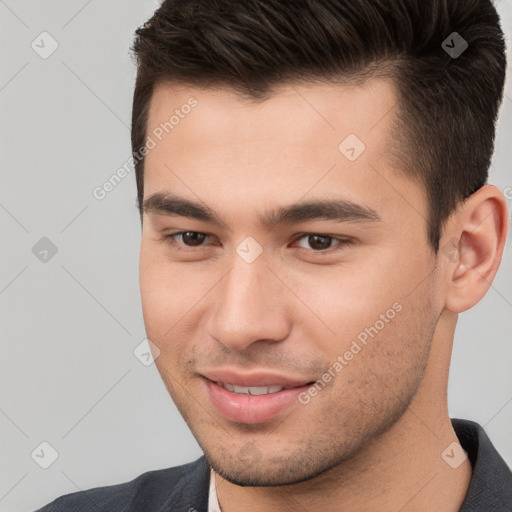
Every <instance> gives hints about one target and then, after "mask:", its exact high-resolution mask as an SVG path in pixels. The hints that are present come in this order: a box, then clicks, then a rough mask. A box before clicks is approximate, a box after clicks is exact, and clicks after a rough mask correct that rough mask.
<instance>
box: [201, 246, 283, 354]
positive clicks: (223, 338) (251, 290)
mask: <svg viewBox="0 0 512 512" xmlns="http://www.w3.org/2000/svg"><path fill="white" fill-rule="evenodd" d="M287 291H288V290H287V289H286V287H285V286H284V285H283V283H282V282H281V281H280V280H279V279H278V278H277V277H276V275H275V273H274V272H273V271H271V270H270V268H269V267H268V266H267V263H266V260H265V259H263V258H261V257H260V258H258V259H257V260H256V261H254V262H252V263H247V262H246V261H244V260H243V259H242V258H240V257H239V256H238V255H237V254H235V256H234V258H233V265H232V268H231V270H230V271H229V272H228V273H227V275H226V276H225V277H224V279H223V280H222V281H221V282H220V283H219V285H218V286H217V287H215V295H214V296H213V300H214V304H215V305H214V308H213V313H212V315H211V316H210V318H209V321H208V324H207V326H208V332H209V334H210V335H211V336H212V337H213V338H215V339H216V340H217V341H218V342H220V343H221V344H222V345H224V346H225V347H227V348H229V349H230V350H236V351H242V350H245V349H247V348H248V347H249V346H251V345H252V344H253V343H256V342H267V343H269V342H270V343H271V342H278V341H280V340H283V339H285V338H286V337H287V335H288V332H289V329H290V322H289V318H290V317H289V315H288V313H289V311H287V307H286V304H287V302H286V292H287ZM288 293H289V291H288Z"/></svg>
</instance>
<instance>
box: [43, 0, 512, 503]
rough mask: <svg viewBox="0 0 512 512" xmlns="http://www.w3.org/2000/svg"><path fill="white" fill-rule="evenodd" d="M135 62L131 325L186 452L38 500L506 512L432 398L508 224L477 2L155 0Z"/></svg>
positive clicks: (493, 47) (496, 89)
mask: <svg viewBox="0 0 512 512" xmlns="http://www.w3.org/2000/svg"><path fill="white" fill-rule="evenodd" d="M134 51H135V54H136V56H137V63H138V75H137V82H136V88H135V95H134V103H133V125H132V147H133V154H134V163H135V166H136V171H137V187H138V198H139V207H140V213H141V219H142V228H143V231H142V244H141V253H140V286H141V296H142V304H143V313H144V321H145V326H146V332H147V336H148V339H149V340H150V341H151V343H150V346H151V349H152V351H153V355H154V357H155V363H156V365H157V368H158V370H159V372H160V375H161V377H162V379H163V381H164V384H165V385H166V387H167V389H168V391H169V393H170V394H171V396H172V398H173V400H174V402H175V403H176V405H177V407H178V409H179V410H180V412H181V414H182V415H183V417H184V419H185V421H186V422H187V424H188V426H189V427H190V429H191V431H192V433H193V434H194V436H195V438H196V439H197V441H198V443H199V445H200V446H201V448H202V449H203V451H204V454H205V456H204V457H201V458H200V459H199V460H198V461H196V462H194V463H190V464H187V465H185V466H180V467H177V468H170V469H166V470H160V471H153V472H149V473H145V474H143V475H141V476H139V477H138V478H136V479H135V480H133V481H131V482H128V483H124V484H119V485H115V486H110V487H102V488H97V489H91V490H88V491H83V492H79V493H74V494H71V495H67V496H63V497H61V498H59V499H57V500H55V501H54V502H53V503H52V504H49V505H47V506H46V507H44V508H43V509H41V510H43V511H46V512H49V511H64V510H66V511H69V510H81V511H85V510H105V511H107V510H108V511H113V510H119V511H121V510H122V511H161V512H163V511H174V510H176V511H178V510H180V511H181V510H183V511H187V510H188V511H189V512H192V511H198V512H201V511H207V510H208V511H212V512H213V511H218V510H222V512H234V511H236V512H241V511H251V512H259V511H265V512H269V511H277V510H279V511H282V510H294V511H300V510H305V511H306V510H307V511H317V510H322V511H341V510H350V511H368V510H379V511H383V512H387V511H393V512H395V511H397V510H401V511H423V510H435V511H446V512H451V511H454V512H455V511H465V512H467V511H476V510H478V511H483V510H486V511H487V510H493V511H494V510H496V511H497V510H499V511H503V510H512V473H511V472H510V469H509V468H508V467H507V465H506V464H505V462H504V461H503V459H502V458H501V457H500V455H499V454H498V453H497V452H496V450H495V449H494V447H493V446H492V444H491V442H490V440H489V438H488V437H487V435H486V434H485V432H484V430H483V429H482V428H481V427H480V426H479V425H477V424H476V423H473V422H470V421H465V420H455V419H454V420H450V418H449V415H448V407H447V396H446V395H447V383H448V373H449V362H450V355H451V349H452V343H453V335H454V329H455V324H456V321H457V316H458V314H459V313H461V312H463V311H465V310H467V309H469V308H471V307H472V306H474V305H475V304H476V303H477V302H478V301H479V300H480V299H481V298H482V297H483V296H484V295H485V293H486V292H487V290H488V289H489V287H490V285H491V283H492V280H493V278H494V276H495V274H496V272H497V269H498V267H499V264H500V260H501V256H502V253H503V249H504V245H505V241H506V234H507V229H508V225H507V207H506V201H505V199H504V197H503V195H502V193H501V192H500V191H499V190H498V189H497V188H496V187H494V186H491V185H488V184H487V171H488V167H489V162H490V159H491V155H492V150H493V140H494V124H495V121H496V117H497V113H498V108H499V105H500V102H501V98H502V94H503V83H504V74H505V67H506V62H505V54H504V42H503V36H502V32H501V29H500V27H499V19H498V16H497V14H496V11H495V9H494V7H493V5H492V4H491V2H490V1H489V0H451V1H448V0H431V1H428V2H425V1H424V0H401V1H388V2H385V1H382V2H373V1H368V0H309V1H306V0H295V1H293V2H289V1H284V0H243V1H242V0H240V1H236V2H234V1H228V0H216V1H212V0H181V1H179V0H168V1H164V2H163V3H162V5H161V7H160V8H159V9H158V10H157V11H156V13H155V14H154V16H153V17H152V18H151V20H149V22H148V23H146V24H145V25H144V26H143V27H141V28H140V29H139V30H138V31H137V37H136V40H135V45H134Z"/></svg>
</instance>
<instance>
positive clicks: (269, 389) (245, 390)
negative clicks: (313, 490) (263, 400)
mask: <svg viewBox="0 0 512 512" xmlns="http://www.w3.org/2000/svg"><path fill="white" fill-rule="evenodd" d="M216 384H217V385H218V386H221V387H223V388H224V389H227V390H228V391H231V392H232V393H239V394H241V395H252V396H261V395H271V394H272V393H279V391H282V390H283V389H294V388H295V387H300V386H278V385H273V386H272V385H271V386H237V385H236V384H229V383H227V382H219V381H217V382H216ZM311 384H312V383H311Z"/></svg>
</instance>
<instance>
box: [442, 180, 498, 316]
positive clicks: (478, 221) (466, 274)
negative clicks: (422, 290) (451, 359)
mask: <svg viewBox="0 0 512 512" xmlns="http://www.w3.org/2000/svg"><path fill="white" fill-rule="evenodd" d="M446 232H447V234H448V235H450V238H449V240H450V241H449V242H448V243H449V244H451V245H452V251H451V253H450V255H451V257H450V262H449V264H448V266H447V280H448V282H447V288H446V308H447V309H449V310H450V311H453V312H455V313H461V312H463V311H466V310H467V309H469V308H471V307H472V306H474V305H475V304H477V303H478V302H479V301H480V300H481V299H482V297H483V296H484V295H485V294H486V292H487V290H488V289H489V287H490V286H491V284H492V281H493V279H494V277H495V275H496V272H497V271H498V268H499V265H500V262H501V258H502V255H503V250H504V247H505V242H506V238H507V232H508V211H507V202H506V200H505V197H504V196H503V194H502V193H501V191H500V190H499V189H498V188H497V187H495V186H493V185H485V186H484V187H482V188H480V189H479V190H478V191H477V192H475V193H474V194H473V195H471V196H470V197H469V198H468V199H466V201H465V202H464V204H463V206H462V207H461V208H460V210H459V211H458V212H457V213H456V214H455V215H454V217H453V218H452V219H451V220H450V222H449V225H448V226H447V229H446ZM445 244H446V242H445Z"/></svg>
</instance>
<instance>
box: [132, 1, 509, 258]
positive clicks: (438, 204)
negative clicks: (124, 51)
mask: <svg viewBox="0 0 512 512" xmlns="http://www.w3.org/2000/svg"><path fill="white" fill-rule="evenodd" d="M454 32H456V33H457V34H458V36H457V35H453V33H454ZM450 37H451V39H450ZM454 37H455V38H457V39H453V38H454ZM458 37H460V38H462V39H458ZM465 43H467V45H468V46H467V48H466V49H465V50H464V51H463V53H461V54H460V55H457V54H454V53H453V52H450V48H454V47H455V44H459V45H465ZM461 48H463V46H461ZM132 50H133V52H134V55H135V57H136V61H137V66H138V69H137V79H136V84H135V91H134V98H133V112H132V152H133V154H134V159H135V170H136V181H137V191H138V205H139V209H140V213H141V216H142V204H143V197H144V158H143V157H140V153H139V151H140V148H141V147H143V146H144V145H145V142H146V131H147V120H148V108H149V103H150V101H151V97H152V94H153V90H154V88H155V85H156V84H159V83H162V82H164V83H165V82H169V83H176V84H182V85H187V86H200V87H227V88H230V89H231V90H233V91H234V92H236V93H238V94H240V95H241V96H242V97H244V98H248V99H251V98H252V99H254V100H260V101H261V100H263V99H265V98H268V97H269V95H271V93H272V89H273V88H274V87H276V86H279V85H286V84H289V83H292V82H317V81H323V82H329V81H331V82H333V83H339V82H340V81H343V80H346V79H351V78H358V77H359V78H363V79H365V78H367V77H370V76H374V74H375V72H384V73H386V74H388V75H389V76H390V77H391V78H392V79H393V81H394V84H395V86H396V89H397V92H398V105H399V109H398V110H399V112H397V115H396V120H397V122H396V123H395V125H396V126H395V129H394V131H393V133H394V136H396V138H397V142H399V143H401V144H399V145H400V146H403V147H404V148H407V149H406V151H405V152H403V151H402V153H404V155H403V156H404V158H402V160H403V164H405V165H402V166H401V167H402V168H403V170H405V172H406V174H408V175H409V176H411V177H412V178H413V179H415V180H417V181H419V182H420V183H421V184H422V185H423V186H424V188H425V190H426V193H427V200H428V205H429V214H428V226H427V229H428V238H429V241H430V244H431V246H432V248H433V249H434V251H436V252H437V250H438V249H439V240H440V236H441V231H442V226H443V223H444V221H445V220H446V219H447V218H448V217H449V215H450V213H451V212H452V211H453V210H454V209H455V208H456V207H457V205H458V204H459V203H460V201H463V200H464V199H465V198H467V197H468V196H470V195H471V194H472V193H473V192H475V191H476V190H478V189H479V188H480V187H482V186H483V185H484V184H485V183H486V182H487V177H488V168H489V165H490V160H491V156H492V152H493V147H494V134H495V122H496V118H497V114H498V109H499V106H500V104H501V100H502V95H503V86H504V80H505V69H506V57H505V43H504V38H503V33H502V30H501V28H500V24H499V17H498V14H497V12H496V9H495V7H494V6H493V4H492V2H491V0H164V1H163V3H162V4H161V6H160V7H159V8H158V9H157V11H156V12H155V13H154V15H153V16H152V18H151V19H150V20H149V21H148V22H146V23H145V24H144V25H143V26H142V27H140V28H138V29H137V31H136V37H135V41H134V44H133V48H132ZM402 143H403V144H402ZM135 155H138V158H135Z"/></svg>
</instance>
